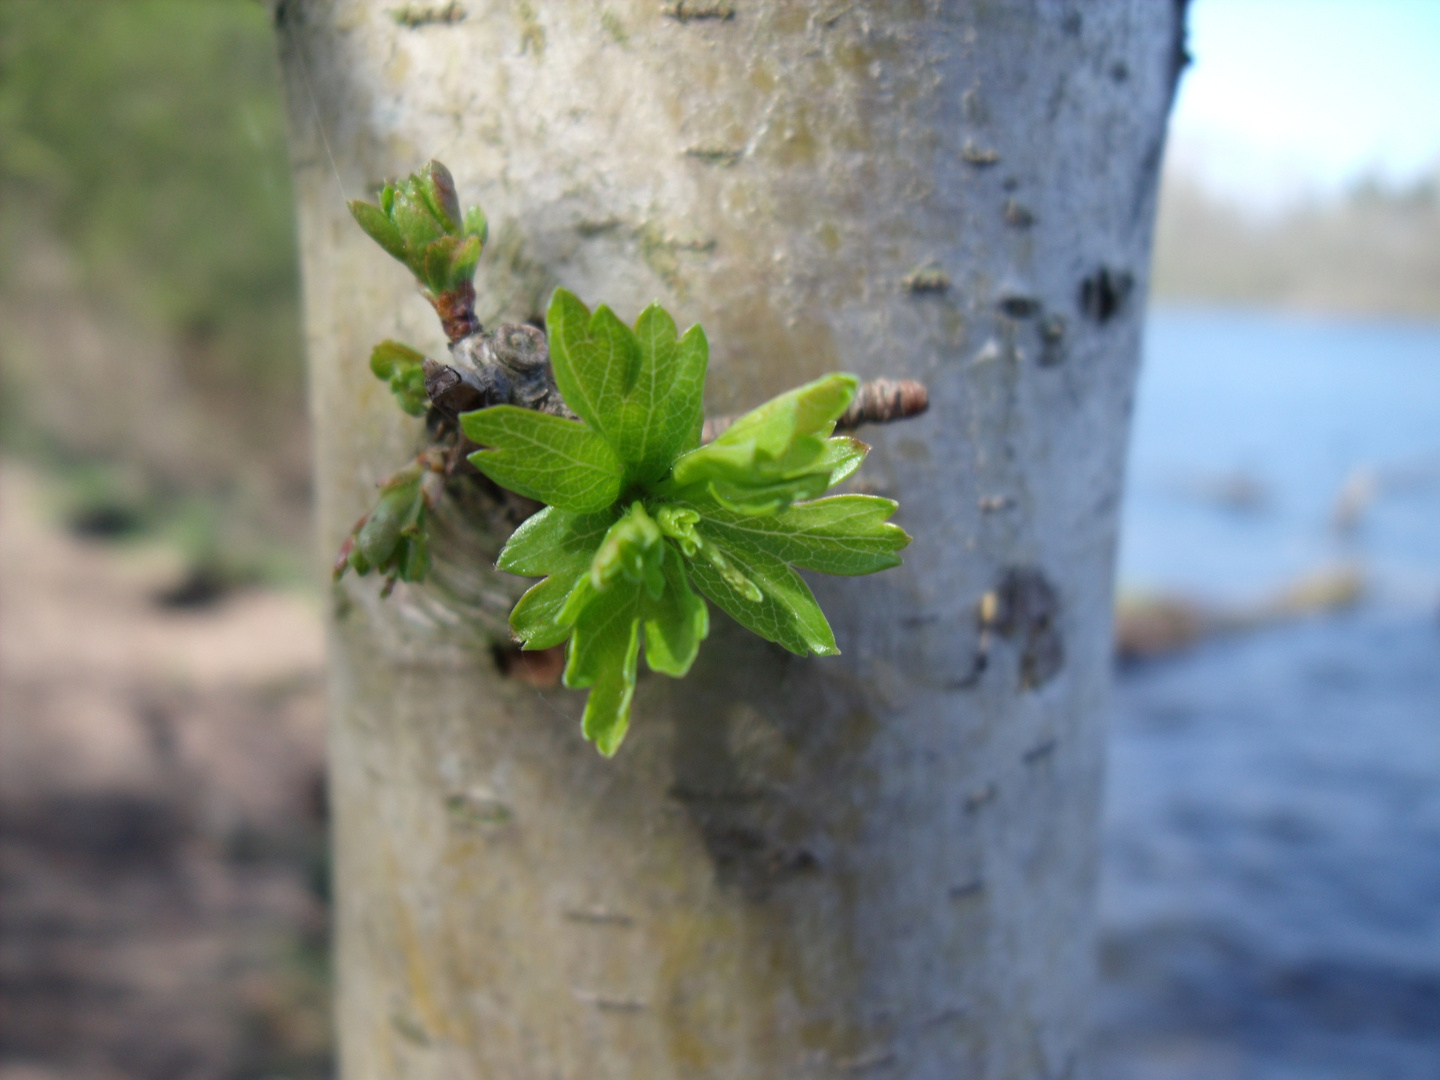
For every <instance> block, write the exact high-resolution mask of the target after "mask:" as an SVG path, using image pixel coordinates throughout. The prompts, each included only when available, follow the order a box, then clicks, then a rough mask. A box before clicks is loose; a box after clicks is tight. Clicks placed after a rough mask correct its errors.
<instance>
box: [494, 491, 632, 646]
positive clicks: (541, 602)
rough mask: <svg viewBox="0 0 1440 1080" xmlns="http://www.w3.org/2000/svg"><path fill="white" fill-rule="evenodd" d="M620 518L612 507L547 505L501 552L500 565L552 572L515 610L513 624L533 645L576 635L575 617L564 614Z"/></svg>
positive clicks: (508, 568)
mask: <svg viewBox="0 0 1440 1080" xmlns="http://www.w3.org/2000/svg"><path fill="white" fill-rule="evenodd" d="M614 521H615V514H614V513H613V512H612V511H607V512H602V513H598V514H571V513H567V512H566V511H564V510H560V509H558V508H557V507H554V506H547V507H546V508H545V509H544V510H542V511H540V513H538V514H534V515H532V516H531V517H529V518H527V519H526V520H525V522H524V523H523V524H522V525H521V526H520V528H518V529H516V530H515V532H514V534H513V535H512V536H511V537H510V540H509V542H508V543H507V544H506V545H505V549H504V550H503V551H501V552H500V558H499V561H498V562H497V563H496V566H497V567H498V568H499V569H501V570H504V571H507V572H508V573H512V574H525V575H527V576H533V575H539V574H548V575H549V577H547V578H546V579H545V580H544V581H542V582H539V583H538V584H536V585H532V586H531V587H530V589H529V590H528V591H527V592H526V593H525V595H524V596H522V597H521V598H520V602H519V603H517V604H516V605H515V609H514V610H513V611H512V612H511V613H510V629H511V631H512V632H513V633H514V635H515V636H516V637H517V638H519V639H520V641H521V642H522V643H523V644H524V647H525V648H527V649H548V648H551V647H552V646H555V645H559V644H560V643H561V642H563V641H564V640H565V639H566V638H568V637H569V636H570V631H571V628H572V627H573V626H574V622H575V621H574V618H573V617H570V618H561V613H562V611H564V609H565V602H566V600H568V599H569V598H570V595H571V594H572V593H573V592H574V590H575V587H576V585H577V584H579V583H580V582H581V581H582V580H588V578H589V574H590V566H591V563H592V562H593V561H594V559H595V551H596V549H597V548H598V547H599V546H600V542H601V541H602V540H603V539H604V538H605V533H606V532H607V531H608V530H609V528H610V526H611V525H612V524H613V523H614Z"/></svg>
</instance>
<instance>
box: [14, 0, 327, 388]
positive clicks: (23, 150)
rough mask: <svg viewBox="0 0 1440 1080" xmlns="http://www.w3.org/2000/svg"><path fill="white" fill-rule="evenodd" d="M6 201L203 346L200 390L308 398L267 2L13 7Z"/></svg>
mask: <svg viewBox="0 0 1440 1080" xmlns="http://www.w3.org/2000/svg"><path fill="white" fill-rule="evenodd" d="M0 200H3V201H0V215H3V216H4V217H12V218H13V217H14V216H16V215H19V216H21V217H22V218H25V219H31V220H33V219H35V218H37V217H38V218H40V219H42V220H43V222H44V223H45V225H46V226H47V227H48V228H49V229H50V230H52V231H53V233H54V234H55V235H56V236H57V237H58V238H59V239H60V240H61V241H62V242H63V243H64V244H65V245H66V246H67V247H68V248H69V249H70V251H71V253H72V255H73V256H74V259H75V262H76V264H77V265H78V266H79V267H80V268H81V271H82V275H83V285H84V288H85V289H86V290H87V291H89V292H91V293H93V294H95V295H96V296H97V297H98V298H99V299H101V300H103V301H107V302H119V303H121V304H123V305H125V306H126V307H127V308H128V309H130V310H131V311H132V312H133V313H136V314H139V315H141V316H142V317H144V318H146V319H148V320H151V321H153V322H154V323H157V324H160V325H163V326H165V327H167V328H170V329H171V330H172V331H173V332H174V333H176V334H179V335H181V336H183V337H187V338H191V339H195V340H197V341H201V342H203V343H204V344H205V345H206V346H207V348H205V349H204V352H205V355H206V360H207V363H206V366H205V369H204V370H202V371H196V372H193V373H192V374H193V375H194V376H195V377H197V378H198V379H200V380H201V381H206V382H210V383H216V384H222V385H223V388H224V389H225V390H226V391H231V392H233V391H236V390H239V391H242V392H245V393H246V394H247V395H255V394H264V395H283V396H287V397H291V398H296V397H298V396H299V394H300V392H301V385H302V383H301V379H302V375H301V371H302V369H301V362H300V355H301V354H300V337H299V324H298V317H297V311H296V296H297V285H298V274H297V269H296V262H295V243H294V228H293V223H292V211H291V207H290V192H289V184H288V166H287V162H286V157H285V146H284V112H283V107H282V102H281V98H280V93H279V83H278V80H277V78H276V72H275V57H274V44H273V39H272V35H271V30H270V27H269V23H268V17H267V14H266V12H265V10H264V8H263V7H262V6H261V5H260V4H258V3H255V2H254V0H5V2H4V3H3V4H0ZM15 233H16V229H14V228H6V229H4V230H3V234H0V235H3V236H4V237H6V238H11V237H14V235H15ZM4 256H5V258H4V265H5V266H6V268H7V272H8V273H10V274H16V273H18V274H24V273H25V272H26V260H25V257H24V253H23V252H17V251H15V250H13V248H12V249H11V250H6V251H4ZM217 388H218V387H217Z"/></svg>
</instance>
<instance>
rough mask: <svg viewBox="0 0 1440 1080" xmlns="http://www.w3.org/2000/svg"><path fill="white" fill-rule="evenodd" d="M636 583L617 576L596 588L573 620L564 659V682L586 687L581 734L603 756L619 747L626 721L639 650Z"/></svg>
mask: <svg viewBox="0 0 1440 1080" xmlns="http://www.w3.org/2000/svg"><path fill="white" fill-rule="evenodd" d="M642 592H643V590H642V589H641V587H640V586H638V585H632V584H630V583H628V582H624V581H620V582H616V583H615V584H613V585H611V586H610V587H609V588H607V589H605V590H603V591H602V592H599V593H596V594H595V595H594V596H593V597H592V598H591V599H590V601H589V603H587V604H586V605H585V608H584V610H583V611H582V612H581V613H580V616H579V618H578V619H577V620H576V622H575V636H574V637H573V638H572V639H571V641H570V649H569V652H568V654H567V656H566V663H565V685H566V686H568V687H570V688H571V689H576V690H580V689H584V688H586V687H589V688H590V697H589V698H588V699H587V700H586V702H585V718H584V721H583V729H584V732H585V738H587V739H589V740H590V741H592V742H593V743H594V744H595V748H596V749H597V750H599V751H600V753H602V754H604V755H605V756H606V757H613V756H614V754H615V751H616V750H618V749H620V743H621V742H622V741H623V740H624V738H625V732H626V729H628V728H629V726H630V702H631V699H632V698H633V697H634V695H635V669H636V665H637V662H638V659H639V655H640V597H641V594H642Z"/></svg>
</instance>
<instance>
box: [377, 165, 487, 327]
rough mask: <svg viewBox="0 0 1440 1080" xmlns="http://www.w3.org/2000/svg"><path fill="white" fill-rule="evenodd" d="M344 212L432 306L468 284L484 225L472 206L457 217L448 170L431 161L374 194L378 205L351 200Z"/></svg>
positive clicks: (478, 256) (478, 251)
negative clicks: (409, 275) (377, 195)
mask: <svg viewBox="0 0 1440 1080" xmlns="http://www.w3.org/2000/svg"><path fill="white" fill-rule="evenodd" d="M350 213H351V214H353V215H354V216H355V220H356V221H357V222H358V223H359V225H360V227H361V228H362V229H364V230H365V231H366V232H367V233H369V234H370V238H371V239H372V240H374V241H375V242H376V243H377V244H379V245H380V246H381V247H382V248H384V249H385V250H386V251H388V252H389V253H390V254H391V255H393V256H394V257H395V258H397V259H399V260H400V261H401V262H403V263H404V264H405V265H406V266H408V267H409V268H410V272H411V273H412V274H414V275H415V278H416V280H418V281H419V282H420V284H421V285H423V286H424V287H425V289H426V292H427V293H428V294H429V296H430V299H431V301H432V302H433V301H435V300H436V299H438V298H439V297H440V296H441V295H443V294H444V293H450V292H455V291H456V290H457V289H463V288H465V287H467V286H469V285H470V281H471V279H472V278H473V277H474V276H475V264H476V263H478V262H479V261H480V249H481V248H482V247H484V246H485V237H486V235H487V234H488V232H489V225H488V223H487V222H486V220H485V215H484V214H483V213H482V212H481V211H480V208H479V207H478V206H472V207H470V209H469V210H467V211H465V213H463V214H462V213H461V212H460V202H459V200H458V199H457V198H456V196H455V181H454V179H453V178H452V177H451V176H450V171H449V170H448V169H446V168H445V166H444V165H441V164H440V163H439V162H438V161H432V162H430V163H429V164H427V165H426V166H425V168H424V169H423V170H421V171H420V172H418V173H412V174H411V175H410V176H409V177H408V178H407V179H406V180H405V181H403V182H402V183H399V184H386V185H385V186H384V187H383V188H381V189H380V205H379V206H372V205H371V204H370V203H367V202H361V201H360V200H359V199H354V200H352V201H351V202H350Z"/></svg>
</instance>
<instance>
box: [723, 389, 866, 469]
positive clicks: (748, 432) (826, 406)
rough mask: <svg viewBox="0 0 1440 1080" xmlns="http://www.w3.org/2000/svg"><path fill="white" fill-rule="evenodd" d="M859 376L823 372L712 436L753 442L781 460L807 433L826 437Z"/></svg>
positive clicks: (729, 441)
mask: <svg viewBox="0 0 1440 1080" xmlns="http://www.w3.org/2000/svg"><path fill="white" fill-rule="evenodd" d="M859 386H860V380H859V379H857V378H856V377H855V376H854V375H847V374H843V373H841V374H835V375H826V376H824V377H822V378H819V379H816V380H815V381H814V382H809V383H806V384H805V385H804V386H797V387H796V388H795V389H794V390H790V391H787V392H786V393H783V394H781V395H779V396H778V397H773V398H771V399H770V400H769V401H767V402H766V403H765V404H764V405H761V406H760V407H759V408H757V409H752V410H751V411H750V412H748V413H746V414H745V415H744V416H742V417H740V419H738V420H736V421H735V422H734V423H733V424H731V425H730V426H729V427H728V428H726V429H725V432H724V433H723V434H722V435H721V436H720V437H719V438H718V439H716V440H715V442H716V444H720V445H737V444H741V443H745V442H753V443H754V444H755V446H756V449H757V450H759V451H760V452H761V453H762V454H765V455H768V456H769V458H770V459H772V460H776V461H778V460H780V459H782V458H783V457H784V455H785V454H786V453H788V452H790V450H791V449H792V448H793V447H794V446H795V445H796V441H797V440H798V439H803V438H804V437H805V436H808V435H818V436H820V437H822V438H823V437H825V436H828V435H829V434H830V432H832V431H834V430H835V421H836V420H838V419H840V416H841V414H842V413H844V411H845V409H846V407H847V406H848V405H849V404H850V399H851V398H853V397H854V396H855V391H856V389H857V388H858V387H859Z"/></svg>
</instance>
